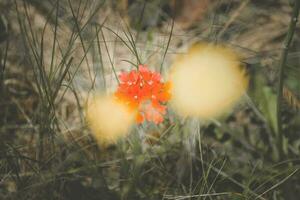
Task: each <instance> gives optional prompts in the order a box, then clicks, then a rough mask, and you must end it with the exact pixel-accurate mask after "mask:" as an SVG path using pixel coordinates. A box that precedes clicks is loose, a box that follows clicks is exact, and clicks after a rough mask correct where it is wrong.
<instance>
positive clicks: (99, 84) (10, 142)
mask: <svg viewBox="0 0 300 200" xmlns="http://www.w3.org/2000/svg"><path fill="white" fill-rule="evenodd" d="M187 2H188V1H187ZM119 3H121V1H95V0H87V1H83V0H72V1H70V0H57V1H42V2H38V1H35V0H15V1H12V2H11V1H6V0H5V1H4V0H3V1H2V2H1V4H0V5H1V7H0V8H1V10H3V19H7V21H8V24H9V25H8V27H7V28H6V25H4V26H3V27H4V31H3V30H2V29H3V28H2V25H1V24H0V28H1V41H0V42H1V43H0V45H1V53H0V64H1V65H0V116H1V119H0V137H1V138H0V139H1V140H0V156H1V157H0V158H1V160H0V199H39V200H40V199H49V200H50V199H51V200H52V199H64V200H65V199H70V200H77V199H82V200H83V199H84V200H85V199H91V200H93V199H210V200H212V199H278V200H279V199H289V200H294V199H295V200H297V199H298V196H299V191H300V182H299V180H300V175H299V172H298V171H299V163H300V160H299V154H300V142H299V141H300V140H299V130H300V116H299V110H297V109H294V106H290V104H289V102H290V101H287V102H282V105H281V108H280V109H281V113H280V118H281V121H282V122H281V123H282V138H279V139H278V137H277V136H276V134H275V133H276V132H277V130H276V127H277V121H276V120H278V119H277V118H276V102H277V100H276V98H277V96H278V93H277V92H276V87H275V86H276V84H277V83H278V80H279V79H278V77H279V76H278V69H277V66H278V64H277V63H278V61H279V60H278V58H279V55H280V52H281V51H282V44H283V38H284V37H285V34H286V32H287V30H288V24H289V20H290V15H291V10H292V9H291V8H292V7H293V5H289V4H288V3H286V2H285V1H280V0H277V1H275V0H267V1H264V2H261V1H245V2H240V1H237V0H231V1H218V0H216V1H212V2H211V3H210V4H209V6H208V9H207V10H208V11H207V12H206V13H205V14H201V15H203V16H201V17H199V18H197V19H196V18H195V20H194V23H193V24H192V25H190V26H188V27H187V28H186V27H185V28H182V27H181V26H180V21H181V19H182V18H181V17H180V14H179V13H180V12H179V11H178V10H175V11H174V10H173V12H174V13H172V8H173V7H172V5H173V4H172V3H174V2H171V3H170V2H168V1H152V2H148V1H147V3H146V1H122V3H124V5H125V8H123V9H124V10H123V13H122V12H121V14H122V15H121V16H120V15H119V12H118V10H117V8H114V6H115V5H120V4H119ZM203 5H204V4H203ZM126 6H127V7H126ZM141 6H142V9H139V8H140V7H141ZM182 6H183V5H182ZM5 8H6V9H5ZM7 8H10V9H7ZM176 9H178V7H176ZM153 11H157V13H156V14H157V15H158V16H156V15H155V16H153ZM273 11H276V12H273ZM126 12H128V13H126ZM182 12H183V11H182ZM191 12H192V11H191ZM1 21H2V20H1ZM4 21H5V20H4ZM3 24H5V23H3ZM2 33H5V34H2ZM2 35H8V37H4V38H5V39H4V40H2ZM299 39H300V38H299V28H298V26H296V28H295V37H294V40H293V42H292V44H291V46H290V48H289V50H290V53H288V54H287V57H286V58H287V62H286V63H287V64H285V66H286V73H285V77H284V79H285V84H284V87H286V88H288V89H289V91H290V93H289V96H292V98H293V99H296V101H297V100H299V99H298V98H299V95H300V94H299V87H300V84H299V78H300V77H299V74H300V73H299V61H300V54H299ZM197 41H212V42H215V43H217V42H226V43H227V44H229V45H231V46H232V48H234V49H236V50H237V51H239V52H240V53H241V54H242V55H243V57H244V58H245V59H244V62H245V63H246V64H247V66H248V68H249V70H248V71H249V74H250V76H251V87H250V89H249V92H248V98H246V100H245V102H244V103H243V104H241V105H239V106H238V107H237V108H236V109H235V110H234V112H232V114H230V115H228V116H224V117H223V118H221V119H218V120H213V121H211V122H208V123H200V122H199V121H198V120H194V119H180V118H178V117H176V116H175V115H174V114H173V113H172V111H170V112H169V116H168V118H167V119H166V120H165V122H164V123H163V124H161V125H159V126H154V125H153V124H143V125H142V126H137V127H136V128H135V129H133V130H132V133H131V135H130V137H129V138H126V139H125V140H122V141H119V142H118V143H117V145H112V146H110V147H98V146H97V145H96V143H95V141H94V139H93V138H92V137H91V136H90V135H89V130H88V129H87V127H86V124H85V121H84V112H83V108H84V106H85V103H86V102H85V101H86V99H87V98H88V96H89V95H90V93H92V92H94V91H107V92H109V91H111V90H112V88H113V87H114V86H115V85H116V83H117V80H116V79H117V74H118V73H119V72H120V71H121V70H123V69H128V67H131V68H133V67H135V66H137V64H140V63H144V62H146V61H147V63H145V64H149V66H150V67H154V68H155V69H156V70H162V71H167V70H168V67H169V66H170V63H171V61H172V58H173V57H174V55H176V54H180V53H183V52H185V49H186V48H187V47H188V46H189V45H190V44H192V43H194V42H197ZM8 44H9V45H8ZM122 66H124V67H122ZM126 67H127V68H126ZM284 94H286V93H284ZM294 101H295V100H293V102H294ZM108 115H109V114H108ZM278 140H280V141H279V142H280V143H282V149H278V146H277V145H276V144H277V143H278ZM280 151H282V155H281V156H278V154H279V152H280Z"/></svg>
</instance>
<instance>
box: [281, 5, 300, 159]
mask: <svg viewBox="0 0 300 200" xmlns="http://www.w3.org/2000/svg"><path fill="white" fill-rule="evenodd" d="M299 8H300V0H295V2H294V8H293V13H292V16H291V21H290V25H289V29H288V32H287V35H286V38H285V42H284V47H283V50H282V53H281V57H280V64H279V82H278V87H277V110H276V114H277V131H278V134H277V145H278V149H279V151H280V157H281V156H282V155H283V133H282V119H281V105H282V91H283V84H284V70H285V65H286V62H287V56H288V52H289V48H290V45H291V42H292V39H293V36H294V33H295V29H296V24H297V21H298V16H299Z"/></svg>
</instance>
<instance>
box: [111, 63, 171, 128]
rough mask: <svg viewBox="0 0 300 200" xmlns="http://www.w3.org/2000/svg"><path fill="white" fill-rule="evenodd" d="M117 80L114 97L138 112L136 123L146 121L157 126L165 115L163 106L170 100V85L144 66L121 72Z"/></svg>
mask: <svg viewBox="0 0 300 200" xmlns="http://www.w3.org/2000/svg"><path fill="white" fill-rule="evenodd" d="M119 80H120V84H119V87H118V89H117V91H116V93H115V95H116V97H117V98H118V99H119V100H121V101H122V102H124V103H126V104H127V105H129V106H130V107H131V108H132V109H137V110H138V114H137V116H136V120H137V122H138V123H142V122H143V121H144V120H147V121H153V122H154V123H156V124H158V123H161V122H162V121H163V115H164V114H165V113H166V106H165V105H163V104H164V103H166V102H167V101H168V100H169V99H170V93H169V89H170V86H169V85H170V84H169V83H163V82H162V80H161V75H160V74H159V73H157V72H152V71H150V70H149V69H148V67H147V66H146V65H139V67H138V70H132V71H130V72H122V73H121V74H120V76H119Z"/></svg>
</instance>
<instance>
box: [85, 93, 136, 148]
mask: <svg viewBox="0 0 300 200" xmlns="http://www.w3.org/2000/svg"><path fill="white" fill-rule="evenodd" d="M134 116H135V114H134V112H132V110H130V109H129V108H128V107H127V105H125V104H123V103H121V102H119V101H118V100H117V99H116V98H115V97H114V96H96V97H95V98H93V99H92V100H91V101H90V102H89V103H88V105H87V109H86V119H87V123H88V125H89V127H90V129H91V131H92V133H93V136H94V137H95V139H96V140H97V141H98V143H99V144H111V143H115V142H116V141H117V140H118V139H119V138H122V137H125V136H126V135H127V134H128V133H129V130H130V127H131V125H132V124H133V123H134Z"/></svg>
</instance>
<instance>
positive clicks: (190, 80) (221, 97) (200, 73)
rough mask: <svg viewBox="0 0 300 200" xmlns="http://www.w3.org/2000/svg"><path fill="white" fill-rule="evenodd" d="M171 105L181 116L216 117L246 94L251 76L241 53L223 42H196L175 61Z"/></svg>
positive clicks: (172, 72)
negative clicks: (216, 43) (245, 67)
mask: <svg viewBox="0 0 300 200" xmlns="http://www.w3.org/2000/svg"><path fill="white" fill-rule="evenodd" d="M170 80H171V82H172V88H171V94H172V100H171V105H172V107H173V108H174V110H175V111H176V112H177V113H178V114H179V115H181V116H192V117H199V118H202V119H208V118H213V117H217V116H219V115H221V114H222V113H224V112H226V111H228V110H229V109H230V108H232V106H233V105H234V104H235V103H236V102H237V101H238V100H239V99H240V97H241V96H242V95H243V94H244V93H245V91H246V89H247V86H248V77H247V75H246V73H245V70H243V66H242V64H241V62H240V58H239V56H237V54H236V53H235V52H233V51H232V50H231V49H229V48H227V47H225V46H222V45H213V44H204V43H203V44H197V45H194V46H193V47H192V48H190V49H189V50H188V52H187V54H184V55H181V56H179V57H178V58H177V60H176V61H175V62H174V64H173V66H172V68H171V72H170Z"/></svg>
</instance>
